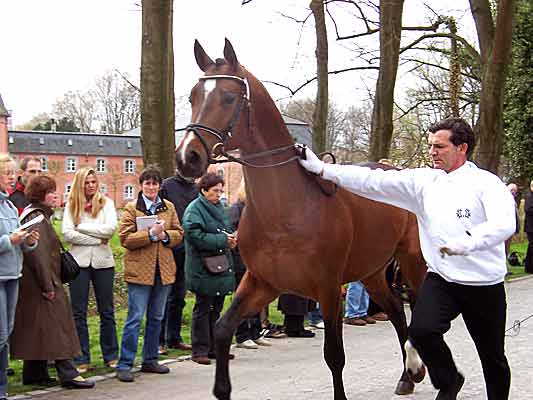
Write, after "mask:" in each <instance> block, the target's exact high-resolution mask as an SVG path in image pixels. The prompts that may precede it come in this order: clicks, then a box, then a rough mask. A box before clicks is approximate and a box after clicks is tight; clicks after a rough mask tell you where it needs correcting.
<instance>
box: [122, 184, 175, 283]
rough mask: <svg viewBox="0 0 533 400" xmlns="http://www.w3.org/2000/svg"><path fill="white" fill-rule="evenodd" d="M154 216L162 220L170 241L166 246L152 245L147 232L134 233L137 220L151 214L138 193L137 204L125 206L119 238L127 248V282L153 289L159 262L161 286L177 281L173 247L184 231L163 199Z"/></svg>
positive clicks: (171, 206) (125, 269)
mask: <svg viewBox="0 0 533 400" xmlns="http://www.w3.org/2000/svg"><path fill="white" fill-rule="evenodd" d="M155 214H156V215H157V216H158V218H159V219H161V220H163V221H165V232H166V233H167V235H168V238H169V239H170V241H169V242H168V243H167V244H164V243H163V242H161V241H158V242H152V241H151V240H150V236H149V234H148V230H143V231H137V224H136V218H137V217H141V216H144V215H150V212H149V211H147V210H146V205H145V203H144V200H143V198H142V196H141V194H139V197H138V199H137V200H136V201H132V202H130V203H128V204H127V205H126V207H125V208H124V210H123V212H122V216H121V218H120V223H119V226H118V237H119V239H120V243H121V244H122V246H124V247H125V248H126V254H125V255H124V279H125V280H126V282H129V283H137V284H140V285H149V286H153V285H154V279H155V271H156V265H157V264H158V261H159V271H160V274H161V281H162V283H163V285H169V284H171V283H174V281H175V280H176V264H175V262H174V256H173V254H172V248H173V247H174V246H177V245H179V244H180V243H181V241H182V239H183V229H182V227H181V225H180V222H179V220H178V215H177V214H176V209H175V208H174V206H173V205H172V203H171V202H169V201H167V200H162V203H161V204H160V205H159V206H158V208H157V210H156V212H155Z"/></svg>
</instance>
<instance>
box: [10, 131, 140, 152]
mask: <svg viewBox="0 0 533 400" xmlns="http://www.w3.org/2000/svg"><path fill="white" fill-rule="evenodd" d="M8 135H9V140H8V148H9V152H10V153H15V154H17V153H35V154H47V155H48V154H69V155H93V156H122V157H141V156H142V149H141V142H140V138H139V136H130V135H125V134H124V135H108V134H98V133H80V132H49V131H11V130H10V131H9V132H8Z"/></svg>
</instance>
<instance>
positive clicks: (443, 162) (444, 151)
mask: <svg viewBox="0 0 533 400" xmlns="http://www.w3.org/2000/svg"><path fill="white" fill-rule="evenodd" d="M451 135H452V131H450V130H447V129H443V130H440V131H437V132H435V133H431V132H430V133H429V135H428V146H429V156H430V157H431V160H432V161H433V168H436V169H443V170H444V171H446V172H452V171H454V170H456V169H457V168H459V167H460V166H461V165H463V164H464V163H465V162H466V151H467V149H468V145H467V144H466V143H461V144H460V145H459V146H456V145H454V144H453V143H452V142H451V141H450V137H451Z"/></svg>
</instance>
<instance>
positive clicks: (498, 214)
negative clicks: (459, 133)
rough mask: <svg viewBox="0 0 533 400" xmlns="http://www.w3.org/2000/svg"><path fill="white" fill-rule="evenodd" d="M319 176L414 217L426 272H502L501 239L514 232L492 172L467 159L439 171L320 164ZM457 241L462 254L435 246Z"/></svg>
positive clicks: (505, 194)
mask: <svg viewBox="0 0 533 400" xmlns="http://www.w3.org/2000/svg"><path fill="white" fill-rule="evenodd" d="M324 178H326V179H328V180H331V181H333V182H336V183H337V184H338V185H340V186H342V187H344V188H345V189H347V190H349V191H351V192H353V193H356V194H358V195H361V196H363V197H366V198H369V199H371V200H376V201H380V202H383V203H387V204H391V205H394V206H397V207H401V208H404V209H407V210H409V211H411V212H413V213H414V214H416V216H417V220H418V228H419V235H420V245H421V248H422V254H423V255H424V258H425V260H426V263H427V264H428V269H429V271H432V272H435V273H437V274H439V275H440V276H442V277H443V278H444V279H445V280H447V281H449V282H456V283H460V284H464V285H473V286H481V285H492V284H496V283H499V282H502V281H503V279H504V277H505V274H506V272H507V265H506V260H505V249H504V241H505V240H506V239H507V238H508V237H509V236H511V235H512V234H513V233H514V230H515V210H514V200H513V197H512V195H511V193H510V192H509V190H508V189H507V188H506V187H505V185H504V184H503V182H502V181H501V180H500V178H498V177H497V176H496V175H494V174H492V173H490V172H488V171H485V170H482V169H480V168H478V167H477V166H476V165H475V164H473V163H471V162H466V163H465V164H464V165H462V166H461V167H460V168H458V169H456V170H455V171H452V172H450V173H446V172H445V171H443V170H440V169H430V168H417V169H406V170H403V171H394V170H389V171H383V170H370V169H369V168H365V167H358V166H345V165H343V166H338V165H332V164H325V166H324ZM455 240H460V241H461V243H463V244H464V245H465V247H466V248H467V249H468V251H467V255H466V256H444V257H443V256H442V255H441V253H440V251H439V249H440V248H441V247H442V245H443V244H445V243H448V242H450V241H455Z"/></svg>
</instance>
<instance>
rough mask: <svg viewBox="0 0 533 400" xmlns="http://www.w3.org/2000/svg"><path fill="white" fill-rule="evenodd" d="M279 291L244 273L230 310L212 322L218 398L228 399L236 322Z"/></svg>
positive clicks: (220, 399) (221, 399)
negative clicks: (230, 355)
mask: <svg viewBox="0 0 533 400" xmlns="http://www.w3.org/2000/svg"><path fill="white" fill-rule="evenodd" d="M278 295H279V293H277V292H276V291H275V290H273V289H272V288H271V287H270V286H268V285H267V284H265V283H263V282H260V281H259V280H258V279H257V278H255V277H254V276H253V275H252V274H251V273H250V272H246V273H245V275H244V277H243V278H242V281H241V283H240V284H239V287H238V289H237V291H236V293H235V297H234V298H233V302H232V303H231V306H230V307H229V309H228V310H227V311H226V312H225V313H224V315H222V317H220V319H219V320H218V321H217V323H216V325H215V332H214V333H215V352H216V359H217V363H216V373H215V386H214V387H213V394H214V395H215V397H216V398H217V399H218V400H230V398H231V381H230V377H229V350H230V346H231V341H232V338H233V333H234V332H235V330H236V329H237V326H238V325H239V323H240V322H241V321H242V320H243V319H244V318H248V317H250V316H252V315H254V314H257V313H258V312H259V311H260V310H261V309H262V308H263V307H264V306H266V305H267V304H269V303H270V302H271V301H272V300H274V299H275V298H276V297H277V296H278Z"/></svg>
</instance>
